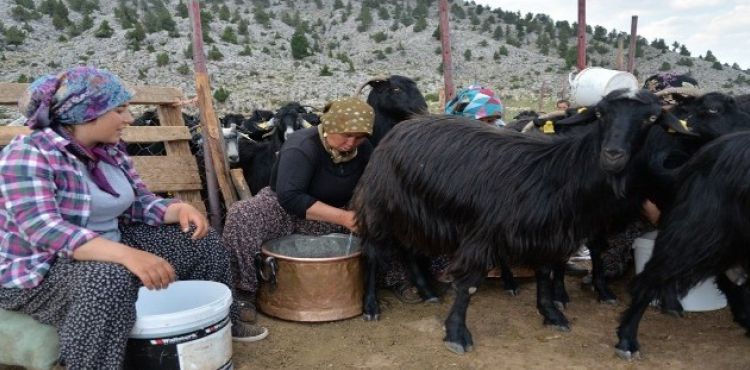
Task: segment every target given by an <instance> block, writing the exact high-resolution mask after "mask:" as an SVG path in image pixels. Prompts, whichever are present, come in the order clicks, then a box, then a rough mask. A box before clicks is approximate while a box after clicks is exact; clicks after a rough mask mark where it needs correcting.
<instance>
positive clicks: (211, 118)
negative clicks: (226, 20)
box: [188, 0, 237, 231]
mask: <svg viewBox="0 0 750 370" xmlns="http://www.w3.org/2000/svg"><path fill="white" fill-rule="evenodd" d="M188 10H189V13H190V19H191V20H192V22H191V23H192V25H193V65H194V67H195V92H196V95H197V96H198V109H199V110H200V116H201V128H202V131H203V140H204V143H207V144H208V145H207V146H208V149H209V150H204V155H205V158H206V180H208V179H209V178H210V177H212V176H214V174H215V176H216V180H217V181H218V185H219V189H220V190H221V194H222V195H223V196H224V204H225V205H226V208H227V209H229V207H230V206H231V205H232V204H233V203H234V202H236V201H237V196H236V195H235V191H234V186H232V181H231V180H230V178H229V168H228V166H227V162H226V158H225V155H224V137H223V136H222V135H221V130H220V129H219V122H218V120H217V119H216V112H215V111H214V106H213V101H212V96H211V84H210V82H209V79H208V69H207V68H206V54H205V52H204V51H203V31H202V29H201V15H200V5H199V4H198V0H191V1H190V7H189V8H188ZM209 157H210V159H209ZM209 164H210V165H211V167H213V168H212V169H213V171H211V168H210V167H209ZM208 184H210V183H208ZM207 190H208V192H209V202H210V201H211V196H212V194H211V193H216V190H215V186H214V189H213V190H212V189H211V187H210V186H209V189H207ZM215 204H216V205H213V204H211V213H214V212H215V215H214V218H216V219H218V221H216V220H212V222H211V224H212V226H214V228H215V229H217V230H219V231H220V230H221V214H219V212H217V209H215V208H214V207H217V206H218V201H216V203H215ZM217 208H218V207H217ZM217 225H218V227H217Z"/></svg>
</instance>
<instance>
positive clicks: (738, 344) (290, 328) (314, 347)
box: [0, 277, 750, 370]
mask: <svg viewBox="0 0 750 370" xmlns="http://www.w3.org/2000/svg"><path fill="white" fill-rule="evenodd" d="M519 280H520V282H521V294H520V295H519V296H517V297H511V296H509V295H507V294H506V293H505V292H504V291H503V290H502V285H501V283H500V280H499V279H489V280H488V281H487V282H486V283H485V285H484V286H482V287H481V288H480V290H479V291H478V292H477V294H475V295H474V297H473V298H472V301H471V305H470V307H469V311H468V325H469V329H470V330H471V331H472V334H473V336H474V343H475V346H474V347H475V349H474V351H473V352H470V353H467V354H464V355H456V354H454V353H452V352H449V351H448V350H447V349H446V348H445V347H444V346H443V343H442V337H443V330H442V323H443V320H444V318H445V316H446V315H447V313H448V311H449V309H450V305H451V303H452V302H453V296H452V295H451V294H448V295H446V296H445V297H443V299H442V302H441V303H439V304H428V303H422V304H415V305H407V304H403V303H401V302H400V301H398V300H397V299H396V298H395V297H394V296H393V295H392V294H391V293H390V292H387V291H383V292H381V300H382V310H383V312H382V316H381V320H380V321H379V322H365V321H363V320H362V319H361V318H360V317H355V318H352V319H349V320H343V321H338V322H330V323H318V324H305V323H295V322H287V321H282V320H278V319H273V318H270V317H266V316H263V315H260V317H259V322H260V323H261V324H262V325H265V326H267V327H268V328H269V330H270V333H271V334H270V335H269V336H268V338H266V339H265V340H263V341H260V342H256V343H242V344H240V343H235V344H234V348H233V349H234V357H233V360H234V365H235V368H236V369H241V370H246V369H352V368H365V369H370V368H381V369H663V368H667V369H750V338H747V337H745V335H744V330H742V329H741V328H740V327H739V326H737V325H736V324H735V323H734V322H733V321H732V317H731V313H730V312H729V309H728V308H724V309H722V310H718V311H712V312H705V313H688V314H686V316H685V317H683V318H673V317H671V316H666V315H663V314H661V313H659V312H658V310H657V309H655V308H649V310H648V311H647V312H646V315H645V316H644V320H643V321H642V323H641V334H640V337H639V339H640V342H641V347H642V349H641V353H642V355H643V358H642V359H641V360H637V361H633V362H627V361H623V360H621V359H619V358H618V357H616V356H615V355H614V351H613V345H614V343H615V328H616V326H617V319H618V317H619V315H620V313H621V312H622V311H623V309H624V307H625V306H624V304H623V303H619V304H618V305H617V306H611V305H604V304H599V303H597V301H596V299H595V296H594V294H593V292H591V291H589V290H583V289H581V287H580V278H573V277H568V278H567V280H566V283H567V284H568V293H569V294H570V298H571V304H570V305H569V306H568V308H567V309H566V311H565V314H566V316H567V317H568V319H569V320H570V322H571V327H572V331H571V332H569V333H562V332H559V331H556V330H554V329H551V328H545V327H544V326H543V325H542V319H541V316H540V315H539V314H537V312H536V307H535V304H536V303H535V296H536V291H535V284H534V282H533V279H530V278H526V279H519ZM626 281H627V279H623V280H620V281H618V282H615V283H614V284H613V289H614V290H615V293H616V294H618V296H619V297H620V298H621V299H625V300H627V295H626V294H625V291H624V290H625V282H626ZM9 369H11V368H10V367H4V366H2V365H0V370H9ZM12 369H18V368H12Z"/></svg>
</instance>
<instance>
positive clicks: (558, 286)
mask: <svg viewBox="0 0 750 370" xmlns="http://www.w3.org/2000/svg"><path fill="white" fill-rule="evenodd" d="M552 303H554V304H555V307H557V309H558V310H560V311H563V310H565V307H566V306H567V305H568V303H570V297H569V296H568V291H567V290H565V262H561V263H558V264H557V265H555V268H554V270H553V271H552Z"/></svg>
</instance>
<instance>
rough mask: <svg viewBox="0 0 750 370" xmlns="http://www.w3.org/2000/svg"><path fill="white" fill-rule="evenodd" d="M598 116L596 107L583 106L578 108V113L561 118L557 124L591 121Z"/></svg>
mask: <svg viewBox="0 0 750 370" xmlns="http://www.w3.org/2000/svg"><path fill="white" fill-rule="evenodd" d="M595 118H596V109H594V108H587V107H581V108H578V113H576V114H575V115H572V116H570V117H568V118H565V119H561V120H559V121H557V122H555V124H558V125H578V124H581V123H589V122H591V121H593V120H594V119H595Z"/></svg>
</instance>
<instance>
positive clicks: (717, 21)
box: [474, 0, 750, 69]
mask: <svg viewBox="0 0 750 370" xmlns="http://www.w3.org/2000/svg"><path fill="white" fill-rule="evenodd" d="M474 1H475V2H476V3H477V4H482V5H489V6H490V7H492V9H495V8H498V7H500V8H502V9H503V10H504V11H520V12H521V15H522V16H523V15H526V13H529V12H531V13H534V14H536V13H544V14H547V15H549V16H550V17H552V19H554V20H556V21H561V20H567V21H569V22H575V21H577V19H578V12H577V8H578V0H474ZM633 15H637V16H638V35H639V36H642V37H645V38H646V39H647V40H648V41H649V42H651V41H652V40H653V39H654V38H657V37H658V38H663V39H664V41H666V43H667V45H670V48H671V45H672V43H673V42H674V41H677V42H679V43H680V44H684V45H685V46H686V47H687V49H688V50H689V51H690V52H691V53H692V54H691V56H693V57H697V56H698V55H703V56H705V55H706V51H707V50H711V53H713V54H714V56H716V58H718V59H719V61H720V62H722V63H729V65H732V63H735V62H736V63H737V64H739V65H740V67H741V68H743V69H747V68H750V0H588V1H586V24H588V25H591V26H592V27H593V26H595V25H599V26H602V27H604V28H606V29H607V31H611V30H612V29H613V28H614V29H617V30H618V31H623V32H626V33H630V20H631V17H632V16H633Z"/></svg>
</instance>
